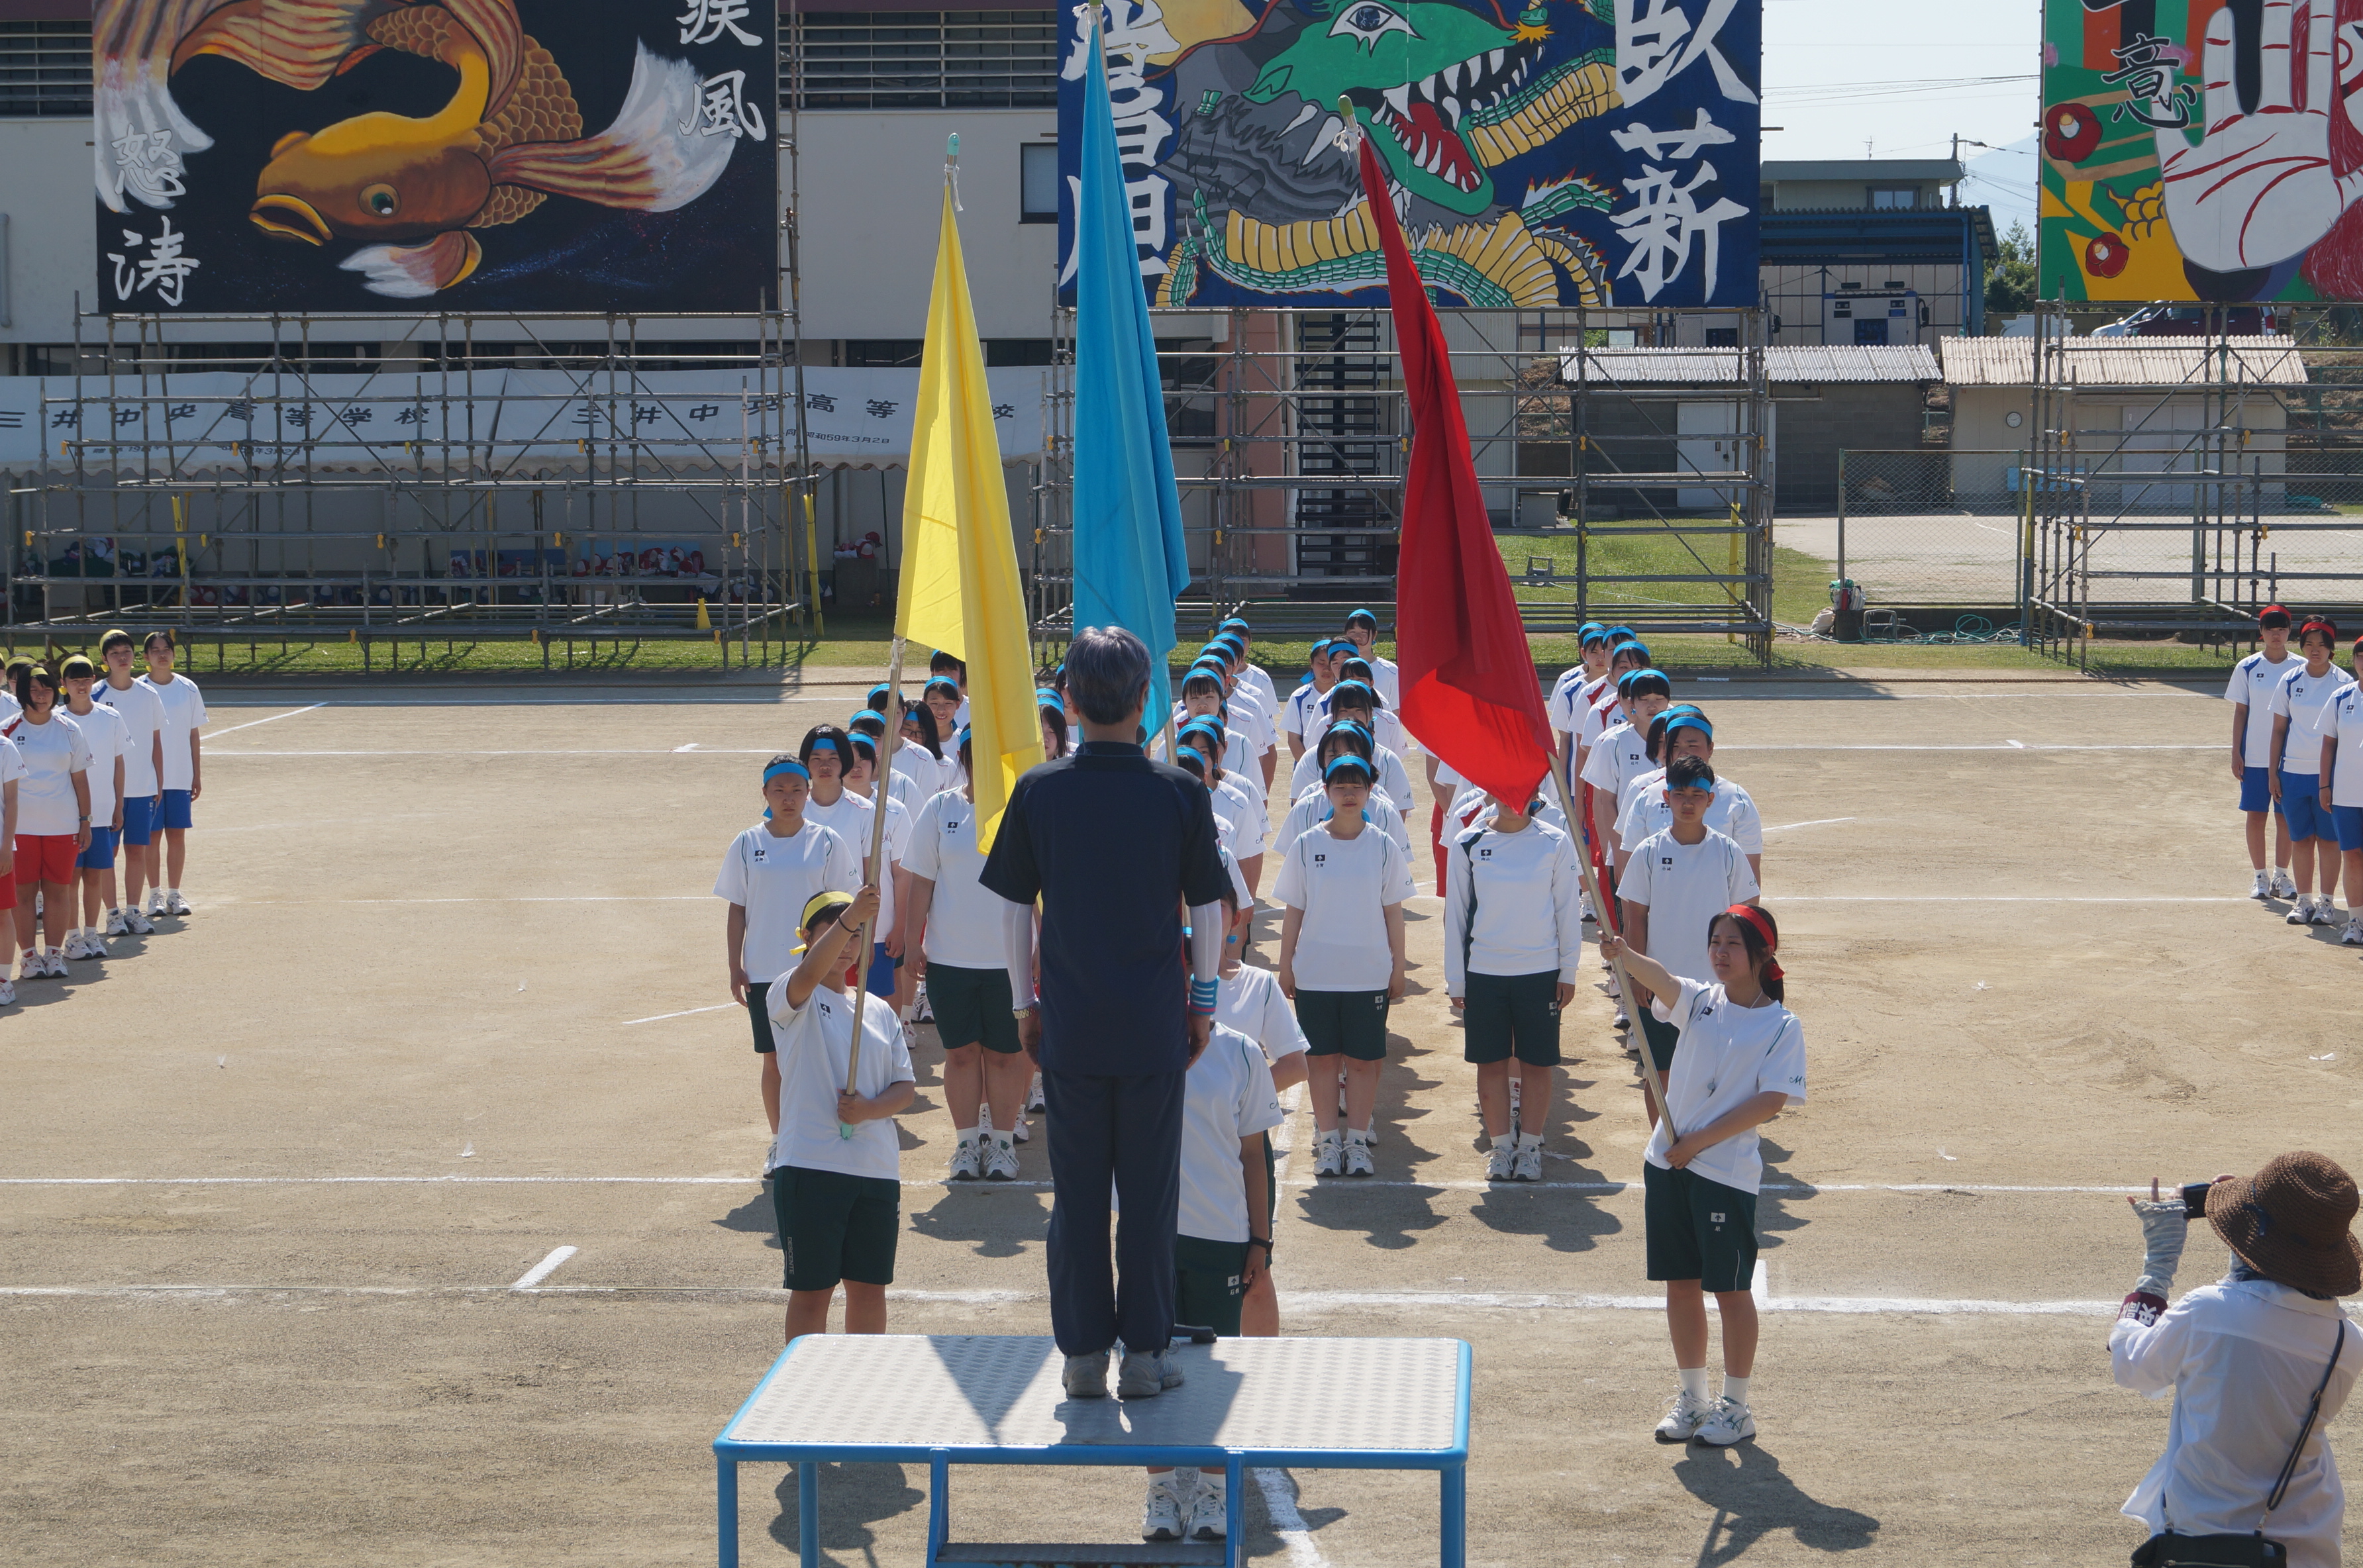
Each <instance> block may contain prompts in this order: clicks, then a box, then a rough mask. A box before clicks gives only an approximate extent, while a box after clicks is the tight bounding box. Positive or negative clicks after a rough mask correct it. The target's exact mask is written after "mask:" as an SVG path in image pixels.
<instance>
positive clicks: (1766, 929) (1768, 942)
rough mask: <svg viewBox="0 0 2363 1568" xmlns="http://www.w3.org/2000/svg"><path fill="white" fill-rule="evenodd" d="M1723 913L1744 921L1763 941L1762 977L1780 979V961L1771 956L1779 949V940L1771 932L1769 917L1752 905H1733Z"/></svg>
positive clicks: (1776, 935)
mask: <svg viewBox="0 0 2363 1568" xmlns="http://www.w3.org/2000/svg"><path fill="white" fill-rule="evenodd" d="M1723 912H1724V913H1725V914H1727V915H1736V916H1738V917H1739V918H1740V919H1741V920H1744V921H1746V922H1747V923H1748V925H1749V926H1751V927H1753V928H1754V930H1755V932H1756V934H1757V935H1758V936H1760V937H1762V938H1763V939H1764V955H1765V956H1764V977H1765V978H1766V979H1768V980H1778V979H1781V978H1782V972H1781V964H1780V960H1778V959H1776V958H1774V957H1773V956H1772V955H1773V954H1775V953H1777V952H1779V951H1780V949H1781V938H1780V937H1779V935H1778V934H1776V933H1774V932H1773V930H1772V921H1771V917H1770V916H1769V915H1767V914H1766V913H1765V912H1764V911H1762V910H1759V909H1758V908H1757V907H1756V906H1755V905H1754V904H1734V905H1732V906H1731V907H1730V908H1729V909H1727V910H1725V911H1723Z"/></svg>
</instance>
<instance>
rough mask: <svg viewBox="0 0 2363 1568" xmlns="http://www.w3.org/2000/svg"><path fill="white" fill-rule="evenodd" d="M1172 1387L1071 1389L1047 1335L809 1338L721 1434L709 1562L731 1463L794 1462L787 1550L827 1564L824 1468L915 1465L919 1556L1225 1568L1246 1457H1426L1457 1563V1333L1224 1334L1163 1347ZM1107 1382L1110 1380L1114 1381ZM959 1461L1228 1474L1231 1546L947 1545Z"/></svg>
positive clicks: (1317, 1465) (1345, 1460) (1465, 1398)
mask: <svg viewBox="0 0 2363 1568" xmlns="http://www.w3.org/2000/svg"><path fill="white" fill-rule="evenodd" d="M1171 1359H1172V1364H1175V1365H1177V1366H1178V1367H1179V1368H1180V1370H1181V1371H1182V1376H1183V1379H1184V1381H1183V1383H1182V1386H1181V1387H1179V1388H1173V1389H1168V1390H1167V1391H1166V1392H1165V1393H1163V1394H1160V1395H1159V1396H1158V1397H1156V1398H1154V1399H1137V1400H1129V1401H1125V1400H1118V1399H1115V1398H1114V1397H1109V1398H1105V1399H1070V1398H1068V1397H1066V1394H1065V1391H1064V1390H1063V1389H1062V1388H1061V1387H1060V1386H1059V1368H1060V1366H1061V1365H1062V1364H1063V1363H1062V1358H1061V1357H1060V1356H1059V1350H1058V1346H1057V1345H1056V1344H1055V1343H1054V1342H1052V1341H1051V1340H1049V1339H1048V1337H1040V1338H1031V1337H1028V1338H1017V1337H1009V1336H998V1335H983V1334H876V1335H849V1334H831V1335H820V1334H812V1335H806V1336H805V1337H804V1338H802V1339H799V1340H797V1341H795V1342H793V1344H791V1345H789V1346H788V1348H787V1349H786V1350H785V1351H783V1352H782V1353H781V1354H780V1359H779V1360H778V1361H776V1362H774V1363H772V1364H771V1371H770V1372H769V1373H768V1374H766V1375H764V1378H763V1381H762V1382H761V1383H760V1384H758V1385H757V1386H756V1388H755V1391H754V1393H752V1394H750V1395H749V1396H748V1397H747V1402H746V1403H745V1404H744V1405H741V1406H740V1407H739V1408H738V1414H736V1415H734V1416H732V1417H731V1418H730V1420H729V1422H728V1424H727V1425H726V1426H725V1427H724V1428H723V1429H722V1435H721V1436H719V1437H717V1438H716V1439H715V1440H714V1456H715V1467H716V1473H715V1500H716V1511H717V1520H718V1524H719V1527H720V1562H721V1565H722V1568H738V1466H739V1465H740V1464H742V1463H747V1462H748V1461H750V1460H752V1461H768V1462H771V1463H788V1464H793V1465H794V1466H796V1499H797V1504H796V1515H797V1529H798V1548H799V1551H800V1554H801V1557H802V1560H803V1562H804V1568H819V1563H820V1469H819V1467H820V1466H821V1465H822V1464H824V1463H879V1462H890V1463H925V1464H926V1466H927V1467H928V1477H929V1480H928V1506H927V1550H926V1568H958V1565H963V1564H1007V1563H1026V1564H1033V1563H1044V1564H1054V1563H1069V1562H1090V1563H1113V1562H1129V1563H1163V1564H1204V1565H1206V1568H1212V1565H1214V1564H1216V1563H1221V1564H1224V1565H1225V1568H1237V1562H1238V1561H1239V1552H1240V1550H1241V1545H1242V1541H1241V1538H1242V1536H1243V1535H1244V1534H1245V1530H1244V1529H1243V1526H1242V1521H1241V1517H1240V1516H1241V1506H1242V1500H1243V1497H1244V1493H1243V1492H1242V1490H1241V1483H1242V1481H1243V1480H1244V1479H1245V1475H1244V1473H1245V1471H1246V1470H1247V1469H1248V1467H1249V1466H1259V1465H1284V1466H1297V1467H1302V1468H1306V1469H1315V1470H1433V1471H1436V1472H1437V1473H1438V1475H1439V1478H1440V1493H1441V1496H1440V1499H1439V1501H1440V1505H1441V1506H1440V1518H1439V1528H1438V1537H1439V1539H1438V1545H1437V1561H1438V1562H1440V1563H1441V1564H1442V1568H1462V1560H1463V1554H1464V1551H1465V1529H1466V1518H1465V1514H1466V1506H1467V1499H1468V1484H1467V1467H1468V1463H1469V1346H1468V1343H1467V1342H1465V1341H1461V1340H1339V1339H1326V1340H1325V1339H1273V1340H1220V1341H1217V1342H1215V1343H1214V1344H1212V1345H1204V1346H1200V1345H1182V1346H1178V1347H1176V1349H1175V1350H1174V1352H1173V1353H1172V1358H1171ZM1110 1382H1111V1384H1113V1382H1114V1378H1113V1376H1111V1378H1110ZM954 1464H1096V1465H1106V1466H1115V1467H1119V1468H1126V1469H1137V1468H1140V1467H1144V1466H1147V1465H1151V1464H1159V1465H1164V1464H1171V1465H1184V1466H1195V1467H1197V1468H1200V1469H1205V1470H1221V1471H1223V1472H1225V1473H1226V1477H1227V1479H1228V1483H1229V1485H1228V1488H1227V1491H1228V1503H1229V1510H1230V1518H1229V1521H1228V1531H1227V1537H1228V1538H1227V1540H1226V1541H1225V1542H1224V1543H1223V1544H1222V1546H1220V1547H1219V1548H1218V1547H1216V1546H1215V1545H1214V1544H1212V1543H1203V1544H1193V1543H1187V1542H1183V1543H1175V1544H1170V1545H1167V1544H1160V1545H1154V1546H1151V1545H1147V1544H1144V1543H1142V1542H1140V1541H1138V1540H1134V1541H1131V1542H1128V1543H1126V1544H1124V1545H1121V1546H1100V1545H1076V1544H1051V1543H1039V1542H1014V1543H999V1544H993V1543H977V1542H954V1541H953V1540H951V1499H950V1495H949V1494H950V1467H951V1466H952V1465H954Z"/></svg>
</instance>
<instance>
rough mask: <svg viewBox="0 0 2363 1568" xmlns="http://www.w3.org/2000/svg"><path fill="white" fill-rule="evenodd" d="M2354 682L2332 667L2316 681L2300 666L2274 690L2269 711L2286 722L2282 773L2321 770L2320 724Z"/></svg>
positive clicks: (2341, 670)
mask: <svg viewBox="0 0 2363 1568" xmlns="http://www.w3.org/2000/svg"><path fill="white" fill-rule="evenodd" d="M2354 684H2355V678H2354V677H2353V676H2351V675H2349V674H2347V673H2346V671H2345V670H2343V669H2341V668H2338V667H2337V666H2336V665H2335V664H2334V665H2332V666H2331V667H2330V668H2328V669H2326V670H2324V671H2323V672H2322V674H2321V675H2320V676H2319V677H2316V676H2312V675H2308V674H2307V673H2306V672H2305V665H2304V664H2303V663H2302V662H2301V663H2300V664H2299V665H2298V667H2297V668H2295V669H2292V670H2291V671H2290V672H2289V673H2288V674H2286V675H2284V676H2282V677H2281V678H2280V681H2279V682H2278V683H2277V684H2275V686H2274V687H2273V702H2272V711H2273V712H2274V713H2275V714H2277V715H2278V716H2280V717H2281V718H2285V719H2287V720H2288V721H2289V734H2288V735H2286V736H2285V737H2283V740H2282V743H2281V770H2282V771H2283V772H2285V773H2312V772H2313V771H2314V770H2315V769H2316V768H2318V767H2321V766H2322V724H2323V721H2324V719H2325V718H2327V717H2328V716H2329V712H2330V704H2331V703H2332V702H2333V701H2335V700H2336V699H2337V696H2338V693H2339V692H2340V691H2341V690H2344V689H2345V688H2346V687H2349V686H2352V685H2354Z"/></svg>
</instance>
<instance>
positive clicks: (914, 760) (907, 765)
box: [893, 741, 944, 801]
mask: <svg viewBox="0 0 2363 1568" xmlns="http://www.w3.org/2000/svg"><path fill="white" fill-rule="evenodd" d="M893 771H895V772H897V773H899V774H901V775H903V776H904V778H908V779H909V780H910V781H911V787H912V788H913V789H915V790H918V792H919V799H920V800H922V801H924V800H926V798H927V797H928V796H930V795H932V794H934V793H935V792H936V791H937V790H940V789H942V788H943V787H944V763H943V758H941V757H939V756H936V755H935V754H934V753H933V752H931V751H929V750H928V749H927V748H926V746H924V745H921V744H919V743H918V742H917V741H904V743H903V744H902V745H898V746H896V747H895V748H894V761H893Z"/></svg>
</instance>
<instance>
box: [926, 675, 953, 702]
mask: <svg viewBox="0 0 2363 1568" xmlns="http://www.w3.org/2000/svg"><path fill="white" fill-rule="evenodd" d="M938 686H940V687H942V688H943V689H944V690H947V691H949V692H950V693H951V694H952V695H953V696H955V697H957V696H959V695H960V682H959V681H957V680H954V679H952V678H951V677H950V676H949V675H938V676H937V677H936V678H935V679H933V680H930V681H928V682H927V683H926V686H924V687H922V688H920V691H919V694H920V695H921V696H923V697H924V696H926V694H927V693H928V692H930V691H933V690H935V689H936V688H937V687H938Z"/></svg>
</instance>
